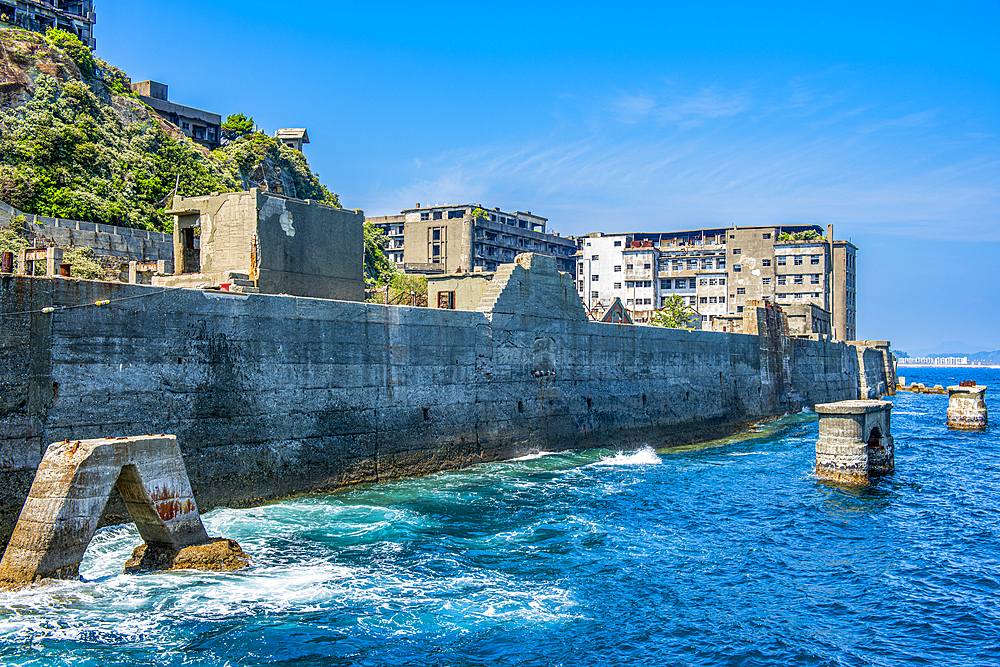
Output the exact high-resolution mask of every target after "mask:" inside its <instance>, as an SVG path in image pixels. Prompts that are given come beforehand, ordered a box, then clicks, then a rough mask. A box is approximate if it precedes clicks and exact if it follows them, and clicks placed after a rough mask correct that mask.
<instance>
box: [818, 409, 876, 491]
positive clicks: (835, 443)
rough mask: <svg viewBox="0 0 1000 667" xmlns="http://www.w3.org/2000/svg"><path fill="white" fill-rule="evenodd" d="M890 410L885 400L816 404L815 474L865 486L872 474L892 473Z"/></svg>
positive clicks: (840, 481)
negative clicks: (817, 427)
mask: <svg viewBox="0 0 1000 667" xmlns="http://www.w3.org/2000/svg"><path fill="white" fill-rule="evenodd" d="M891 411H892V403H890V402H888V401H866V400H862V401H838V402H836V403H821V404H819V405H817V406H816V413H817V414H818V415H819V440H818V441H817V442H816V476H817V477H819V478H820V479H822V480H827V481H832V482H837V483H839V484H852V485H859V486H866V485H868V484H869V483H870V481H871V479H872V478H873V477H879V476H882V475H888V474H891V473H892V472H894V471H895V455H894V450H893V443H892V434H891V433H890V426H891V423H890V422H891V420H890V413H891Z"/></svg>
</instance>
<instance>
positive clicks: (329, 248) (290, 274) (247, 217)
mask: <svg viewBox="0 0 1000 667" xmlns="http://www.w3.org/2000/svg"><path fill="white" fill-rule="evenodd" d="M173 210H174V211H190V213H189V214H188V215H180V216H178V222H177V224H175V229H174V235H175V239H174V246H175V250H176V252H177V254H178V256H179V255H180V254H181V253H182V252H183V248H184V241H183V239H182V238H181V236H182V234H181V230H182V228H183V227H186V226H194V227H200V228H201V239H200V240H201V245H200V249H199V257H200V273H201V275H202V276H203V279H204V280H205V281H207V282H209V283H214V284H218V283H220V282H228V279H229V274H230V273H236V274H243V275H250V274H251V273H252V268H251V264H252V260H251V255H252V252H251V241H252V239H253V238H254V236H255V235H256V239H257V258H258V263H257V269H258V271H257V272H258V276H259V284H258V287H259V288H260V291H261V292H262V293H264V294H291V295H296V296H313V297H319V298H324V299H343V300H346V301H364V298H365V297H364V294H365V292H364V266H363V263H364V236H363V234H364V233H363V223H364V214H363V213H362V212H360V211H347V210H344V209H339V208H334V207H332V206H327V205H325V204H320V203H318V202H315V201H312V200H309V199H292V198H289V197H281V196H279V195H274V194H272V193H269V192H264V191H261V190H258V189H257V188H254V189H252V190H249V191H247V192H228V193H224V194H220V195H212V196H205V197H189V198H183V197H175V198H174V202H173ZM187 264H188V262H185V263H184V264H178V265H177V266H178V267H184V268H178V272H180V271H187ZM174 282H175V281H172V280H171V279H169V278H167V279H162V280H159V281H158V283H159V284H163V285H168V286H169V285H172V284H173V283H174Z"/></svg>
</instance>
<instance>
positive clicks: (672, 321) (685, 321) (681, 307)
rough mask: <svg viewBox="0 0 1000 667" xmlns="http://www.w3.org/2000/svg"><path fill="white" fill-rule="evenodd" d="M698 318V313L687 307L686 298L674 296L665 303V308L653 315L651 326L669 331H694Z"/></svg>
mask: <svg viewBox="0 0 1000 667" xmlns="http://www.w3.org/2000/svg"><path fill="white" fill-rule="evenodd" d="M696 317H697V313H695V312H694V308H692V307H691V306H689V305H687V303H686V302H685V301H684V297H682V296H680V295H678V294H674V295H673V296H671V297H670V298H669V299H667V300H666V301H665V302H664V304H663V308H660V309H659V310H657V311H656V312H655V313H653V318H652V319H651V320H650V324H652V325H653V326H654V327H666V328H668V329H693V328H694V321H695V318H696Z"/></svg>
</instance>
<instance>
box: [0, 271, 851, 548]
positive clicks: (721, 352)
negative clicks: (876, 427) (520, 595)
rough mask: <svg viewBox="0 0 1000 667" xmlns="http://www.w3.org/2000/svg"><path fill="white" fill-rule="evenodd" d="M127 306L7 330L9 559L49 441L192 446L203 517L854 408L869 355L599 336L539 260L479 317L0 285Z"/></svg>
mask: <svg viewBox="0 0 1000 667" xmlns="http://www.w3.org/2000/svg"><path fill="white" fill-rule="evenodd" d="M131 296H140V297H141V298H133V299H129V300H126V301H117V302H112V303H111V304H109V305H106V306H92V307H85V308H76V309H71V310H57V311H56V312H55V313H52V314H50V315H43V314H34V315H19V316H11V315H6V314H4V315H2V316H0V341H2V342H3V348H2V350H0V372H2V373H3V376H2V377H3V380H2V382H3V384H2V385H0V396H2V397H3V403H2V406H3V412H2V413H0V424H4V425H5V426H4V429H5V430H3V431H2V432H0V433H2V434H0V453H2V460H0V477H3V478H4V479H5V480H7V481H8V483H7V484H5V485H4V488H3V489H2V490H0V498H2V501H3V505H2V507H0V511H2V512H3V514H2V516H0V539H2V540H3V541H5V540H6V539H7V536H8V535H9V531H10V529H11V528H12V527H13V523H14V521H15V520H16V516H17V513H16V510H14V508H17V509H19V508H20V502H21V500H23V497H24V494H25V493H26V491H27V486H28V485H30V482H31V476H32V475H33V474H34V468H35V467H36V466H37V464H38V461H39V460H40V457H41V452H42V447H43V443H49V442H56V441H60V440H62V439H64V438H71V439H82V438H95V437H101V436H110V435H136V434H144V433H173V434H176V435H177V436H178V441H179V443H180V446H181V449H182V451H183V453H184V457H185V461H186V463H187V466H188V471H189V474H190V477H191V483H192V487H193V489H194V493H195V497H196V499H197V501H198V505H199V507H200V508H201V509H202V510H203V511H205V510H207V509H209V508H211V507H213V506H215V505H220V504H232V505H248V504H253V503H260V502H263V501H266V500H269V499H273V498H277V497H283V496H287V495H289V494H293V493H301V492H309V491H315V490H329V489H334V488H337V487H339V486H342V485H345V484H351V483H355V482H363V481H376V480H385V479H391V478H394V477H399V476H407V475H418V474H424V473H428V472H432V471H435V470H440V469H446V468H457V467H461V466H467V465H471V464H474V463H478V462H481V461H489V460H497V459H503V458H508V457H512V456H517V455H520V454H523V453H527V452H530V451H537V450H538V449H564V448H572V447H592V446H611V447H616V448H630V447H638V446H641V445H643V444H651V445H654V446H664V445H676V444H686V443H690V442H693V441H696V440H702V439H707V438H711V437H716V436H720V435H724V434H727V433H731V432H733V431H735V430H737V429H739V428H740V427H741V426H743V425H745V424H747V423H748V422H751V421H754V420H757V419H760V418H763V417H767V416H771V415H777V414H781V413H784V412H786V411H793V410H796V409H798V408H799V407H800V406H801V405H803V404H809V403H817V402H827V401H836V400H843V399H849V398H856V397H857V387H858V365H857V356H856V355H855V351H854V348H850V347H848V346H846V345H844V344H841V343H824V342H818V341H791V340H790V339H788V338H787V337H785V336H772V335H764V336H753V335H743V334H720V333H713V332H706V331H684V330H672V329H659V328H654V327H640V326H622V325H615V324H603V323H597V322H590V321H588V320H587V319H586V314H585V312H584V311H583V307H582V304H581V302H580V299H579V297H578V296H577V294H576V290H575V288H574V285H573V280H572V277H571V276H569V275H568V274H560V273H558V272H556V271H555V268H554V263H553V261H552V258H545V257H541V258H540V257H538V256H535V257H533V258H531V257H529V258H526V259H523V260H519V263H518V264H514V265H506V266H504V267H501V270H499V271H498V272H497V277H496V278H495V279H494V281H493V282H492V283H491V286H490V289H489V290H487V294H486V295H484V297H483V300H482V302H481V304H480V311H481V312H462V311H448V310H438V309H431V308H409V307H396V306H389V307H386V306H381V305H375V304H365V303H353V302H342V301H325V300H317V299H305V298H294V297H277V296H265V295H257V294H250V295H239V294H229V293H220V292H203V291H196V290H177V291H171V292H166V293H164V292H162V291H161V290H159V289H157V288H152V287H147V286H142V285H125V284H114V283H101V282H94V281H82V280H75V279H61V278H51V279H49V278H29V277H24V276H17V277H11V278H3V279H0V307H2V309H3V313H11V312H17V311H22V310H36V309H38V308H40V307H41V306H47V305H50V304H56V305H71V304H72V305H75V304H86V303H93V302H94V301H96V300H103V299H109V298H110V299H114V298H121V297H131ZM6 425H9V426H6ZM12 510H14V511H12ZM109 511H114V505H110V506H109Z"/></svg>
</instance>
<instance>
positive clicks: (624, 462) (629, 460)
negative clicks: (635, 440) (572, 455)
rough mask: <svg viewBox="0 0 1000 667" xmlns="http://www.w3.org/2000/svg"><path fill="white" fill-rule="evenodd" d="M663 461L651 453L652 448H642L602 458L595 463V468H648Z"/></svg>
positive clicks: (654, 453) (653, 452)
mask: <svg viewBox="0 0 1000 667" xmlns="http://www.w3.org/2000/svg"><path fill="white" fill-rule="evenodd" d="M661 463H663V459H661V458H660V457H659V455H657V453H656V452H655V451H653V448H652V447H643V448H642V449H640V450H639V451H637V452H629V453H625V452H618V453H617V454H615V455H614V456H605V457H602V458H601V460H600V461H598V462H597V463H595V464H594V465H597V466H649V465H659V464H661Z"/></svg>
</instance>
